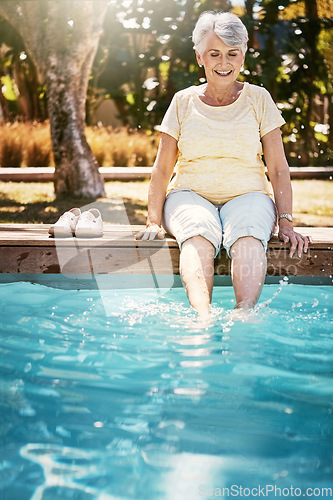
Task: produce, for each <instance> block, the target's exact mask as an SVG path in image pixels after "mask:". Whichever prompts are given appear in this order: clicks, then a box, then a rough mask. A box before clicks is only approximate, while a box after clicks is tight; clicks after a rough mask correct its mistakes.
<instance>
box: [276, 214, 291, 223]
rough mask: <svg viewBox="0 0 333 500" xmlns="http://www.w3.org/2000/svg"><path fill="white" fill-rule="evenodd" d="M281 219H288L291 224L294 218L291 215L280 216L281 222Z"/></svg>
mask: <svg viewBox="0 0 333 500" xmlns="http://www.w3.org/2000/svg"><path fill="white" fill-rule="evenodd" d="M280 219H287V220H289V222H292V221H293V216H292V215H290V214H281V215H279V220H280Z"/></svg>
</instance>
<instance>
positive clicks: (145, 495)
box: [0, 282, 333, 500]
mask: <svg viewBox="0 0 333 500" xmlns="http://www.w3.org/2000/svg"><path fill="white" fill-rule="evenodd" d="M281 283H282V284H280V285H265V287H264V290H263V294H262V297H261V303H260V305H259V307H258V309H257V310H256V311H255V312H254V313H252V314H249V315H247V316H238V317H237V316H235V314H234V313H233V311H232V308H233V305H234V301H233V300H234V299H233V291H232V288H231V287H228V286H226V287H217V288H215V290H214V298H213V319H212V322H211V324H209V325H200V324H199V323H198V322H197V319H196V315H195V314H194V312H193V311H192V310H191V309H190V308H189V307H188V303H187V300H186V296H185V294H184V291H183V289H182V288H174V289H171V290H165V293H163V291H162V293H161V294H160V296H159V297H157V298H156V296H155V295H154V294H153V293H152V291H151V290H148V289H133V290H104V291H102V292H99V291H98V290H81V291H78V290H61V289H57V288H52V287H46V286H43V285H39V284H32V283H22V282H21V283H8V284H1V285H0V304H1V306H0V322H1V336H0V352H1V356H0V450H1V453H0V498H1V500H28V499H32V500H41V499H43V500H57V499H62V500H63V499H78V500H92V499H97V500H111V499H117V500H123V499H131V500H159V499H163V500H197V499H208V498H221V497H223V495H224V498H228V497H229V498H232V497H238V498H245V497H247V498H258V497H261V498H279V497H281V498H282V497H284V498H285V497H287V496H294V497H295V496H302V497H303V498H314V497H316V498H329V493H330V491H331V493H332V489H333V384H332V378H333V376H332V375H333V343H332V317H333V315H332V311H333V306H332V304H333V301H332V299H333V288H332V287H328V286H301V285H293V284H287V282H281ZM101 294H102V296H101ZM330 488H331V490H330ZM228 494H229V495H228Z"/></svg>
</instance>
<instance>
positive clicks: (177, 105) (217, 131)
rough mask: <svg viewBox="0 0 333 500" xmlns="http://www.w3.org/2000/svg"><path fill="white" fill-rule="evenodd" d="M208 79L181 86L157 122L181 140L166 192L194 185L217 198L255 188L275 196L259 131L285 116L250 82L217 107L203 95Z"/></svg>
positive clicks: (222, 200)
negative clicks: (231, 98)
mask: <svg viewBox="0 0 333 500" xmlns="http://www.w3.org/2000/svg"><path fill="white" fill-rule="evenodd" d="M204 85H205V84H204ZM204 85H200V86H192V87H189V88H187V89H185V90H181V91H179V92H177V93H176V94H175V95H174V97H173V100H172V101H171V104H170V106H169V108H168V110H167V112H166V114H165V116H164V118H163V121H162V124H161V125H160V126H159V127H158V130H160V131H161V132H165V133H167V134H169V135H171V136H172V137H174V138H175V139H176V140H177V141H178V149H179V157H178V161H177V164H176V166H175V176H174V178H173V179H172V181H171V183H170V184H169V187H168V192H169V191H171V190H172V189H191V190H193V191H195V192H196V193H198V194H200V195H201V196H203V197H204V198H207V199H208V200H209V201H211V202H213V203H226V202H227V201H229V200H231V199H232V198H234V197H235V196H239V195H241V194H245V193H248V192H252V191H260V192H262V193H265V194H267V195H270V196H271V190H270V186H269V183H268V181H267V178H266V176H265V166H264V163H263V161H262V144H261V137H263V136H264V135H265V134H267V133H268V132H270V131H271V130H273V129H275V128H277V127H280V126H281V125H283V124H284V123H285V121H284V119H283V118H282V116H281V114H280V111H279V110H278V108H277V107H276V105H275V103H274V101H273V99H272V98H271V96H270V94H269V92H268V91H267V90H266V89H264V88H262V87H258V86H256V85H251V84H249V83H247V82H246V83H245V84H244V87H243V90H242V92H241V94H240V96H239V97H238V99H237V100H236V101H235V102H234V103H232V104H229V105H228V106H219V107H214V106H209V105H207V104H205V103H203V102H202V101H201V99H200V97H199V93H200V91H201V89H202V87H203V86H204Z"/></svg>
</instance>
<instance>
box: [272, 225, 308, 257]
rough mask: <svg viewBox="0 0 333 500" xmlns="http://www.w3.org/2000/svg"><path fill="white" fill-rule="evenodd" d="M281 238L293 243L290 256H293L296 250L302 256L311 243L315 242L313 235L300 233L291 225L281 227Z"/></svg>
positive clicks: (285, 241)
mask: <svg viewBox="0 0 333 500" xmlns="http://www.w3.org/2000/svg"><path fill="white" fill-rule="evenodd" d="M279 238H280V240H282V241H283V242H284V243H288V242H290V243H291V247H290V253H289V257H293V255H294V254H295V252H297V255H298V257H301V256H302V252H304V253H306V252H307V251H308V248H309V244H311V243H313V241H312V238H311V236H303V235H302V234H300V233H296V231H294V230H293V229H291V228H289V227H285V226H284V227H280V228H279Z"/></svg>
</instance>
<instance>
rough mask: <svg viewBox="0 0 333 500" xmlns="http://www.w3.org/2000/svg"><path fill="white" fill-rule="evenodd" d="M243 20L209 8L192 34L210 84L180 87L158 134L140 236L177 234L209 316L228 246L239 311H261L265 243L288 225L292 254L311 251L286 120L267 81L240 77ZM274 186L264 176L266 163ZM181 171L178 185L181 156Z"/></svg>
mask: <svg viewBox="0 0 333 500" xmlns="http://www.w3.org/2000/svg"><path fill="white" fill-rule="evenodd" d="M247 41H248V33H247V30H246V28H245V26H244V24H243V23H242V22H241V20H240V19H239V18H238V17H237V16H235V15H233V14H231V13H225V12H219V13H215V12H204V13H203V14H202V15H201V16H200V18H199V19H198V22H197V24H196V26H195V29H194V31H193V43H194V49H195V51H196V57H197V61H198V64H199V66H200V67H202V66H203V67H204V69H205V74H206V80H207V83H205V84H203V85H198V86H191V87H189V88H187V89H184V90H181V91H179V92H177V93H176V94H175V96H174V98H173V100H172V102H171V104H170V107H169V109H168V110H167V112H166V114H165V117H164V119H163V121H162V124H161V126H160V127H159V130H160V131H161V132H162V135H161V141H160V145H159V149H158V153H157V156H156V160H155V164H154V167H153V171H152V177H151V183H150V188H149V198H148V219H147V225H146V228H145V230H144V231H142V232H140V233H138V234H137V238H138V239H141V238H142V239H145V240H147V239H154V238H164V235H165V231H167V232H168V233H170V234H172V235H174V237H175V238H176V239H177V242H178V244H179V247H180V250H181V252H180V273H181V276H182V281H183V284H184V287H185V290H186V292H187V295H188V298H189V301H190V304H191V305H192V307H193V308H194V309H195V310H196V311H197V312H198V313H199V315H200V317H205V316H208V315H209V312H210V303H211V297H212V290H213V280H214V257H215V256H216V255H217V254H218V252H219V249H220V246H221V244H223V246H224V248H225V249H226V251H227V253H228V255H229V257H231V275H232V282H233V287H234V292H235V297H236V307H237V308H253V307H254V305H255V304H256V302H257V300H258V298H259V296H260V293H261V289H262V286H263V283H264V279H265V275H266V267H267V259H266V249H267V242H268V240H269V239H270V237H271V235H272V232H273V230H274V228H275V225H276V221H277V220H278V223H279V237H280V239H281V240H283V241H284V242H290V243H291V248H290V255H291V256H292V255H293V254H294V253H295V252H297V254H298V256H301V253H302V251H304V252H306V251H307V249H308V244H309V238H308V237H306V236H302V235H300V234H298V233H296V232H295V231H294V230H293V219H292V189H291V183H290V175H289V166H288V163H287V161H286V158H285V154H284V149H283V143H282V139H281V133H280V129H279V127H281V125H283V124H284V123H285V122H284V120H283V118H282V117H281V114H280V112H279V110H278V109H277V107H276V105H275V103H274V102H273V100H272V98H271V96H270V94H269V93H268V92H267V90H265V89H264V88H262V87H258V86H255V85H251V84H249V83H243V82H240V81H238V80H237V78H238V75H239V72H240V70H241V68H242V65H243V63H244V59H245V53H246V50H247ZM262 154H264V157H265V163H266V165H267V170H268V174H269V178H270V181H271V185H272V187H273V192H274V200H275V204H274V202H273V200H272V193H271V191H270V186H269V184H268V182H267V179H266V176H265V166H264V163H263V161H262ZM177 157H178V161H177V164H176V169H175V176H174V178H173V179H172V181H171V182H170V179H171V177H172V174H173V170H174V166H175V162H176V160H177Z"/></svg>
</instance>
